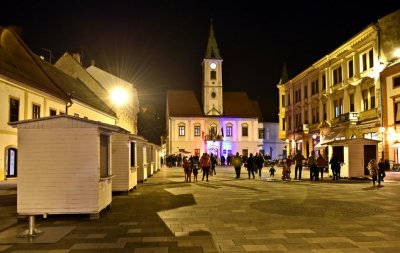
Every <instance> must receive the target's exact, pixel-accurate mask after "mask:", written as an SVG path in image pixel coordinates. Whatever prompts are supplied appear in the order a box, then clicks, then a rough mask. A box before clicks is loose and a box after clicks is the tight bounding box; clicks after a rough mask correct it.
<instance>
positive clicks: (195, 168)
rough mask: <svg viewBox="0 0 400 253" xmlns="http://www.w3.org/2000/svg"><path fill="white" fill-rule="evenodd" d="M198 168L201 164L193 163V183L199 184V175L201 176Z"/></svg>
mask: <svg viewBox="0 0 400 253" xmlns="http://www.w3.org/2000/svg"><path fill="white" fill-rule="evenodd" d="M198 167H199V164H198V163H196V162H194V163H193V182H197V174H199V170H198Z"/></svg>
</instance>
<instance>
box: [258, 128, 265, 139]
mask: <svg viewBox="0 0 400 253" xmlns="http://www.w3.org/2000/svg"><path fill="white" fill-rule="evenodd" d="M264 131H265V130H264V128H259V129H258V139H264Z"/></svg>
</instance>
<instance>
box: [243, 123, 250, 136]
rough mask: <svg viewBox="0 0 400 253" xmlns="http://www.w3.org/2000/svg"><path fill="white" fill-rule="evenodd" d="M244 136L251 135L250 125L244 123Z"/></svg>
mask: <svg viewBox="0 0 400 253" xmlns="http://www.w3.org/2000/svg"><path fill="white" fill-rule="evenodd" d="M242 136H249V125H247V124H246V123H244V124H242Z"/></svg>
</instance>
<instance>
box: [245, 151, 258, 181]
mask: <svg viewBox="0 0 400 253" xmlns="http://www.w3.org/2000/svg"><path fill="white" fill-rule="evenodd" d="M246 165H247V166H246V168H247V172H248V174H249V179H250V174H251V175H253V179H255V178H256V177H255V176H254V171H255V170H256V162H255V160H254V156H253V153H250V156H249V157H248V158H247V160H246Z"/></svg>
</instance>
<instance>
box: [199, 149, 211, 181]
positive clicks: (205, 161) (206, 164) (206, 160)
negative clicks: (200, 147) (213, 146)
mask: <svg viewBox="0 0 400 253" xmlns="http://www.w3.org/2000/svg"><path fill="white" fill-rule="evenodd" d="M200 166H201V170H202V171H203V178H202V180H201V181H204V177H205V178H206V180H207V182H208V173H209V171H210V167H211V160H210V156H209V155H208V154H207V153H204V154H203V155H202V156H201V158H200Z"/></svg>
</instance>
